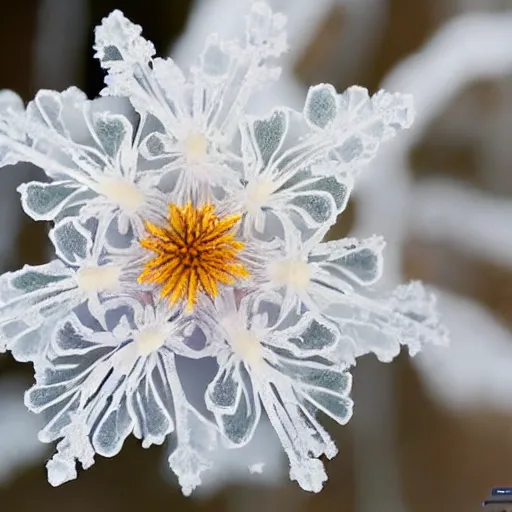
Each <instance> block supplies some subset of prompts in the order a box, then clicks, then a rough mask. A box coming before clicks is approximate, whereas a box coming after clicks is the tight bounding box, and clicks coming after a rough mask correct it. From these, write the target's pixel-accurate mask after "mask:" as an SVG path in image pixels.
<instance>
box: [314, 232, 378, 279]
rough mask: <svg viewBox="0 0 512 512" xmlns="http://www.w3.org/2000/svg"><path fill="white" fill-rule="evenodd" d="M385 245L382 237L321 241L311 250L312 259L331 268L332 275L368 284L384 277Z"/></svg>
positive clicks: (323, 267)
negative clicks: (382, 275)
mask: <svg viewBox="0 0 512 512" xmlns="http://www.w3.org/2000/svg"><path fill="white" fill-rule="evenodd" d="M384 246H385V244H384V240H383V239H382V238H381V237H376V236H374V237H371V238H367V239H365V240H361V241H359V240H356V239H352V238H345V239H342V240H335V241H330V242H326V243H322V244H318V245H317V246H316V247H315V248H314V249H313V250H312V251H311V253H310V255H309V261H310V262H313V263H315V264H316V265H317V266H318V267H319V268H321V269H323V270H325V271H327V272H328V273H329V279H331V278H332V279H336V278H338V279H339V278H345V279H348V280H349V281H350V282H352V283H356V284H358V285H362V286H368V285H371V284H373V283H375V282H376V281H378V280H379V279H380V277H381V274H382V267H383V257H382V251H383V249H384ZM331 284H334V283H333V282H331Z"/></svg>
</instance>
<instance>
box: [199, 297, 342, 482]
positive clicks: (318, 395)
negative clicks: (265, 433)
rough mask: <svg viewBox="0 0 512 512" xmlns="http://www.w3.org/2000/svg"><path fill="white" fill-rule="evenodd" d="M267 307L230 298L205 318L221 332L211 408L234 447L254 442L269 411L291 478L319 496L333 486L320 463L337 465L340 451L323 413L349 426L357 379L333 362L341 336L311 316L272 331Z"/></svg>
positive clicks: (221, 299) (250, 300)
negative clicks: (327, 483) (322, 458)
mask: <svg viewBox="0 0 512 512" xmlns="http://www.w3.org/2000/svg"><path fill="white" fill-rule="evenodd" d="M262 305H263V303H262V302H261V301H259V300H257V301H254V300H253V298H252V297H251V296H248V297H245V298H243V299H241V300H237V297H236V296H235V294H234V292H233V291H229V292H226V293H225V294H224V295H223V296H222V297H219V298H218V299H217V300H216V301H215V304H214V307H212V308H211V311H210V315H208V318H203V319H202V320H203V321H204V322H205V323H210V329H211V330H212V331H213V332H215V333H216V336H215V337H214V340H212V343H213V344H214V345H216V351H217V359H218V363H219V371H218V373H217V376H216V377H215V378H214V380H213V381H212V382H211V384H210V385H209V386H208V389H207V392H206V405H207V407H208V408H209V409H210V410H211V411H212V412H213V413H214V415H215V418H216V420H217V422H218V424H219V428H220V430H221V433H222V435H223V437H224V438H225V439H226V440H227V441H228V443H230V444H232V445H234V446H238V445H244V444H246V443H247V442H248V441H249V440H250V439H251V437H252V434H253V432H254V429H255V428H256V426H257V424H258V422H259V420H260V416H261V406H262V405H263V408H264V410H265V412H266V413H267V415H268V417H269V419H270V422H271V424H272V426H273V427H274V429H275V431H276V433H277V435H278V437H279V439H280V441H281V443H282V445H283V448H284V449H285V451H286V454H287V455H288V458H289V460H290V476H291V478H292V479H294V480H297V481H298V482H299V484H300V486H301V487H302V488H303V489H306V490H309V491H315V492H318V491H319V490H320V489H321V487H322V483H323V482H324V481H325V480H326V479H327V476H326V475H325V471H324V469H323V465H322V463H321V462H320V461H319V460H318V457H320V456H321V455H324V454H325V455H326V456H327V457H329V458H332V457H333V456H334V455H335V454H336V451H337V450H336V447H335V446H334V443H333V442H332V440H331V438H330V437H329V435H328V434H327V432H326V431H325V430H324V429H323V428H322V426H321V425H320V423H319V422H318V420H317V417H316V416H317V412H318V411H322V412H323V413H325V414H327V415H329V416H330V417H331V418H333V419H334V420H335V421H337V422H338V423H340V424H342V425H343V424H345V423H346V422H347V421H348V420H349V419H350V416H351V415H352V401H351V399H350V398H349V397H348V395H349V393H350V388H351V382H352V379H351V376H350V374H349V373H348V372H347V371H346V370H347V367H346V365H340V364H337V363H335V362H333V360H332V350H333V349H334V348H335V347H336V345H337V344H338V342H339V338H340V334H339V332H338V331H337V330H336V329H334V328H333V327H332V325H329V324H327V323H322V322H321V321H320V320H319V319H317V318H315V317H314V315H311V314H309V313H306V314H304V315H302V317H301V318H300V319H299V320H297V319H295V322H293V323H292V324H291V325H290V326H288V327H287V324H288V323H290V322H289V318H288V317H287V316H284V317H283V316H281V318H279V320H278V321H277V322H275V325H272V322H271V320H270V319H269V314H268V313H267V312H265V311H262Z"/></svg>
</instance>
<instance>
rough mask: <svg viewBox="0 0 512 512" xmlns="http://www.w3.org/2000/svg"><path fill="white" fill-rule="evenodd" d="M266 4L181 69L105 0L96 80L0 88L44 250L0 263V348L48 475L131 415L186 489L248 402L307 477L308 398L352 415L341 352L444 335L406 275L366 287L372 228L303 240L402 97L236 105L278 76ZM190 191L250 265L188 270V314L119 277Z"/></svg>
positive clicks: (361, 95)
mask: <svg viewBox="0 0 512 512" xmlns="http://www.w3.org/2000/svg"><path fill="white" fill-rule="evenodd" d="M284 25H285V18H284V17H283V16H282V15H280V14H274V13H272V12H271V10H270V9H269V7H268V6H267V5H266V4H264V3H262V2H255V3H254V4H253V7H252V10H251V12H250V14H249V16H248V17H247V30H246V36H245V39H244V40H242V41H222V40H220V39H219V38H218V37H216V36H212V37H210V38H209V39H208V40H207V42H206V46H205V49H204V51H203V53H202V54H201V55H200V56H199V59H198V61H197V63H195V64H194V65H193V66H192V67H191V68H190V70H189V72H187V73H185V72H183V71H181V70H180V69H178V67H177V66H176V65H175V64H174V63H173V61H172V60H171V59H160V58H156V57H155V56H154V53H155V52H154V47H153V45H152V44H151V43H150V42H148V41H146V40H145V39H143V38H142V36H141V28H140V27H138V26H136V25H134V24H132V23H131V22H130V21H128V20H127V19H126V18H125V17H124V16H123V14H122V13H121V12H119V11H114V12H113V13H112V14H111V15H110V16H108V17H107V18H105V19H104V20H103V22H102V24H101V26H99V27H98V28H97V30H96V43H95V50H96V57H97V58H98V59H99V61H100V64H101V65H102V67H103V68H104V69H105V70H106V72H107V76H106V87H105V89H104V90H103V91H102V95H103V96H105V98H100V99H96V100H92V101H91V100H88V99H86V98H85V96H84V94H83V93H82V92H81V91H79V90H78V89H76V88H70V89H68V90H66V91H64V92H62V93H58V92H55V91H40V92H39V93H38V94H37V95H36V97H35V98H34V100H33V101H31V102H30V103H29V104H28V105H27V107H26V109H24V108H23V105H22V102H21V100H20V99H19V98H18V97H17V96H16V95H15V94H14V93H12V92H10V91H3V92H2V93H1V94H0V165H2V166H7V165H11V164H14V163H16V162H20V161H24V162H30V163H32V164H34V165H35V166H37V167H39V168H40V169H42V171H43V172H44V174H45V176H43V177H42V178H41V181H34V182H30V183H26V184H24V185H22V186H21V187H20V189H19V191H20V194H21V201H22V205H23V208H24V210H25V212H26V213H27V214H28V215H30V216H31V217H32V218H33V219H35V220H43V221H50V222H52V223H53V227H52V229H51V231H50V239H51V241H52V243H53V245H54V247H55V253H56V258H55V259H54V260H53V261H51V262H49V263H47V264H45V265H40V266H25V267H24V268H22V269H21V270H18V271H16V272H10V273H7V274H4V275H3V276H1V277H0V349H1V350H10V351H11V352H12V353H13V355H14V357H15V358H17V359H18V360H20V361H31V362H32V363H33V364H34V367H35V376H36V382H35V384H34V386H33V387H32V388H31V389H30V390H29V391H28V392H27V393H26V397H25V402H26V405H27V407H28V408H29V409H31V410H32V411H34V412H36V413H44V417H45V418H46V419H47V420H48V423H47V425H46V427H45V428H44V429H43V430H42V431H41V432H40V439H41V441H43V442H54V441H57V453H56V454H55V455H54V456H53V458H52V459H51V460H50V461H49V462H48V464H47V469H48V479H49V481H50V483H51V484H52V485H60V484H62V483H64V482H66V481H68V480H71V479H73V478H76V476H77V469H76V464H77V462H78V463H80V464H81V465H82V467H83V468H88V467H90V466H91V465H93V464H94V460H95V456H96V454H99V455H103V456H105V457H112V456H114V455H116V454H117V453H118V452H119V451H120V450H121V448H122V445H123V443H124V440H125V439H126V438H127V436H128V435H131V434H133V435H134V436H136V437H137V438H139V439H141V441H142V445H143V446H144V447H149V446H150V445H152V444H161V443H163V442H164V441H165V440H166V439H167V438H169V439H170V444H171V446H172V449H171V453H170V456H169V459H168V463H169V467H170V468H171V470H172V471H173V472H174V473H175V474H176V476H177V477H178V480H179V482H180V485H181V486H182V489H183V492H184V493H185V494H187V495H188V494H190V493H191V492H192V491H193V489H194V488H196V487H197V486H198V485H200V483H201V474H202V473H203V471H205V470H207V469H210V470H211V471H215V468H216V466H215V457H216V453H217V452H216V450H217V449H218V446H219V442H220V443H222V445H224V446H225V447H227V448H228V449H232V450H237V449H238V448H241V447H243V446H244V445H246V444H247V443H249V441H250V440H251V439H252V437H253V435H254V432H255V430H256V427H257V426H258V424H259V422H260V420H261V416H262V413H263V412H264V413H265V415H266V416H268V419H269V420H270V424H271V425H272V427H273V428H274V430H275V432H276V434H277V437H278V438H279V440H280V442H281V444H282V446H283V448H284V450H285V452H286V454H287V456H288V458H289V462H290V477H291V478H292V479H294V480H296V481H297V482H298V483H299V484H300V486H301V487H302V488H303V489H306V490H309V491H313V492H318V491H319V490H320V489H321V488H322V485H323V483H324V482H325V480H326V479H327V475H326V473H325V470H324V467H323V464H322V462H321V461H320V460H319V459H320V457H321V456H322V455H325V456H326V457H328V458H330V457H333V456H334V455H335V454H336V451H337V450H336V447H335V445H334V443H333V441H332V440H331V438H330V437H329V434H328V433H327V432H326V431H325V429H324V428H323V427H322V425H321V423H320V421H319V419H320V416H321V414H326V415H328V416H330V417H331V418H332V419H333V420H335V421H337V422H338V423H340V424H345V423H346V422H347V421H349V419H350V417H351V414H352V407H353V404H352V400H351V398H350V391H351V382H352V378H351V375H350V373H349V369H350V366H351V365H353V364H355V362H356V358H357V357H359V356H361V355H363V354H366V353H369V352H372V353H374V354H376V355H377V357H378V358H379V359H380V360H382V361H390V360H391V359H392V358H393V357H394V356H395V355H396V354H397V353H398V352H399V350H400V345H407V346H408V347H409V351H410V352H411V354H414V353H416V352H417V351H418V350H419V349H420V348H421V346H422V345H423V344H424V343H444V342H445V341H446V333H445V331H444V329H443V328H442V326H441V325H440V323H439V321H438V318H437V315H436V313H435V309H434V300H433V298H432V297H431V296H430V295H428V294H427V293H426V292H425V291H424V290H423V288H422V287H421V285H420V284H419V283H412V284H410V285H405V286H402V287H399V288H397V289H396V290H395V291H393V292H391V293H390V294H389V295H387V296H384V297H377V294H376V292H375V290H374V289H373V285H374V284H375V283H376V282H377V281H378V279H379V278H380V276H381V272H382V251H383V249H384V242H383V240H382V239H381V238H380V237H377V236H373V237H370V238H367V239H365V240H355V239H345V240H338V241H332V242H326V243H324V242H322V239H323V237H324V235H325V233H326V232H327V230H328V228H329V227H330V226H331V225H332V224H333V223H334V222H335V221H336V218H337V216H338V215H339V214H340V213H342V212H343V210H344V209H345V207H346V205H347V202H348V200H349V196H350V193H351V190H352V187H353V183H354V180H355V178H356V177H357V174H358V172H359V171H360V170H361V168H362V167H363V166H364V165H365V164H367V163H368V161H370V160H371V159H372V158H373V157H374V156H375V155H376V153H377V151H378V149H379V147H380V144H381V143H382V142H385V141H386V140H388V139H389V138H391V137H394V136H395V135H396V134H397V133H398V132H399V131H400V130H401V129H404V128H408V127H409V126H410V124H411V123H412V119H413V109H412V106H411V99H410V98H409V97H408V96H404V95H401V94H389V93H386V92H384V91H380V92H378V93H376V94H375V95H373V96H370V95H369V94H368V92H367V91H366V89H363V88H361V87H351V88H349V89H348V90H347V91H345V92H343V93H341V94H338V93H337V92H336V91H335V89H334V88H333V87H332V86H330V85H327V84H321V85H318V86H315V87H312V88H310V90H309V93H308V95H307V98H306V102H305V107H304V109H303V111H302V112H296V111H293V110H290V109H286V108H280V107H277V108H275V109H274V110H273V111H271V112H270V113H269V114H268V115H266V116H262V117H259V118H256V117H253V116H248V115H246V114H245V112H244V108H245V105H246V103H247V102H248V100H249V98H250V96H251V94H253V93H254V92H255V91H257V90H258V89H260V88H262V87H265V86H266V85H267V84H269V83H270V82H272V81H273V80H276V79H277V78H278V76H279V68H277V67H275V65H274V63H273V61H274V59H275V58H277V57H279V55H280V54H282V53H283V51H285V50H286V40H285V32H284ZM107 97H108V98H107ZM189 202H190V203H192V205H194V207H195V206H200V205H202V204H204V203H211V204H213V206H214V207H215V210H216V211H217V212H220V213H221V214H226V215H227V214H231V215H233V214H234V215H239V216H240V219H241V220H240V225H239V229H238V231H237V232H236V237H237V240H238V241H239V242H240V243H241V245H242V246H243V251H242V253H241V256H240V261H241V262H242V264H243V265H245V267H246V268H247V270H248V274H249V277H248V278H246V279H244V280H243V281H238V282H236V281H235V282H234V283H220V284H219V283H217V284H219V293H218V294H217V295H215V294H214V293H210V292H208V291H207V290H209V289H211V288H209V285H208V282H209V281H208V280H210V279H212V280H213V279H214V276H213V274H212V276H206V277H205V276H201V279H206V282H207V286H203V290H204V293H202V295H201V296H199V297H198V300H197V304H196V305H195V308H194V310H193V312H192V313H190V311H187V310H186V309H185V307H184V306H185V305H184V304H182V303H181V302H179V303H177V304H174V305H172V306H171V305H170V304H169V302H168V301H167V300H164V299H161V298H160V289H159V287H158V286H154V285H152V284H150V285H147V284H146V285H142V284H140V283H139V280H138V277H139V275H140V274H141V272H142V269H143V268H144V265H145V264H146V263H147V261H148V259H150V258H151V255H150V254H149V252H148V250H146V249H143V246H142V245H141V244H140V242H141V240H142V238H144V237H145V234H146V230H147V229H148V222H149V223H151V224H153V225H156V226H158V225H161V224H162V223H163V222H165V221H166V218H165V212H166V211H167V209H168V206H169V205H170V204H176V205H184V204H186V203H189ZM174 222H175V223H177V224H179V223H180V222H181V221H180V220H179V219H177V220H176V219H175V220H174ZM155 229H157V228H155ZM184 236H185V235H184ZM185 238H186V237H185ZM155 243H156V242H155ZM163 261H164V263H163V264H166V260H165V259H164V260H163ZM216 264H218V262H217V263H215V264H214V265H213V267H215V265H216ZM189 285H190V283H189ZM180 286H181V285H180ZM208 293H210V295H208ZM200 359H207V360H209V361H210V362H211V363H212V364H213V365H215V364H216V365H217V366H216V368H217V372H216V375H214V376H212V378H211V382H208V383H206V384H205V385H204V386H203V388H201V389H199V388H200V386H201V384H200V383H199V379H198V378H197V377H196V378H195V379H196V380H197V381H198V382H197V383H195V382H193V384H194V385H195V386H196V388H195V389H194V393H191V394H190V393H188V392H187V387H188V384H190V380H191V379H188V382H186V381H187V379H184V378H183V375H184V374H185V373H186V374H187V375H188V376H189V377H190V375H193V376H194V375H197V376H199V375H200V373H201V370H200V367H199V366H198V368H199V370H198V371H197V372H196V373H194V372H193V371H192V372H191V371H190V368H193V367H194V365H199V364H200V361H199V360H200ZM192 380H194V379H192ZM198 389H199V390H200V391H201V393H199V394H198V393H197V391H198ZM200 394H202V396H204V400H202V401H200V403H196V402H195V401H190V400H189V396H192V395H194V396H196V397H197V396H198V395H200ZM320 413H321V414H320ZM245 467H246V468H247V467H248V463H247V462H246V463H245ZM251 468H252V469H251V470H252V471H255V472H257V471H265V468H264V467H263V466H261V465H260V464H254V465H252V466H251Z"/></svg>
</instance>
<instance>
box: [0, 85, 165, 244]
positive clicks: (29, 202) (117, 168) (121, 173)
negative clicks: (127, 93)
mask: <svg viewBox="0 0 512 512" xmlns="http://www.w3.org/2000/svg"><path fill="white" fill-rule="evenodd" d="M2 94H3V96H2V97H0V107H1V110H0V111H1V112H2V113H3V115H2V122H0V154H1V155H2V160H3V161H4V163H13V162H19V161H24V162H30V163H32V164H34V165H36V166H37V167H40V168H41V169H43V170H44V172H45V173H46V174H47V176H48V177H49V178H50V179H51V180H52V181H51V182H50V183H45V182H39V181H32V182H30V183H26V184H23V185H21V187H20V188H19V191H20V193H21V201H22V205H23V209H24V210H25V212H26V213H27V214H28V215H30V216H31V217H32V218H33V219H35V220H51V221H59V220H62V219H63V218H65V217H67V216H73V217H75V216H78V217H79V218H80V220H81V221H83V222H85V221H86V220H87V219H89V218H95V219H98V220H99V219H109V220H110V221H112V222H114V221H115V222H116V224H117V228H118V230H119V232H120V233H123V234H125V233H127V232H128V230H129V229H130V228H132V229H133V230H134V231H135V232H141V231H142V229H143V221H142V219H143V218H144V219H147V218H152V217H153V216H154V213H155V212H158V211H160V210H161V206H162V204H164V203H163V202H162V201H163V198H162V194H161V193H160V192H159V190H158V188H157V185H158V183H159V180H160V172H158V170H157V171H152V172H150V171H146V172H141V170H142V168H145V169H147V167H144V166H143V164H142V163H141V162H140V161H139V160H140V158H141V157H140V156H139V153H138V150H139V148H138V146H139V144H140V137H141V134H142V132H143V130H144V128H145V126H146V125H145V123H146V120H145V118H144V117H137V116H136V115H135V113H133V112H129V110H128V112H126V111H127V108H126V101H125V102H122V101H121V102H114V103H109V107H108V109H107V108H105V107H103V106H104V104H105V102H104V101H99V102H98V101H96V102H94V101H89V100H87V99H86V97H85V95H84V93H82V92H81V91H80V90H79V89H77V88H75V87H71V88H69V89H67V90H66V91H64V92H62V93H57V92H55V91H40V92H38V93H37V95H36V97H35V99H34V100H33V101H31V102H30V103H29V104H28V105H27V108H26V111H24V110H23V109H22V108H20V103H21V101H20V100H19V98H17V97H16V96H15V95H13V93H11V92H10V91H3V92H2ZM111 109H113V110H114V111H117V112H111V111H110V110H111ZM127 114H128V116H127ZM2 127H3V128H4V129H2Z"/></svg>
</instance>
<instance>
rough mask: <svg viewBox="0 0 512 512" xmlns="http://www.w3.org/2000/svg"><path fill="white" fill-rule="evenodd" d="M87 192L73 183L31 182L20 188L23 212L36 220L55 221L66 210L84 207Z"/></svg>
mask: <svg viewBox="0 0 512 512" xmlns="http://www.w3.org/2000/svg"><path fill="white" fill-rule="evenodd" d="M86 190H87V188H86V187H83V186H81V185H79V184H77V183H76V182H73V181H54V182H51V183H42V182H40V181H31V182H29V183H23V184H22V185H20V187H18V191H19V192H20V194H21V204H22V206H23V210H24V211H25V213H26V214H27V215H29V216H30V217H32V218H33V219H34V220H54V219H55V218H56V217H57V216H58V215H59V214H60V213H61V212H62V211H63V210H64V209H65V208H73V207H75V206H82V205H84V204H85V202H86V201H87V196H86V195H85V194H84V192H85V191H86Z"/></svg>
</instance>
